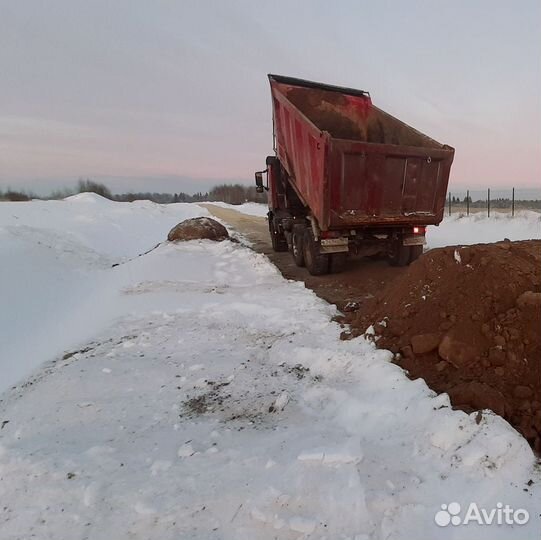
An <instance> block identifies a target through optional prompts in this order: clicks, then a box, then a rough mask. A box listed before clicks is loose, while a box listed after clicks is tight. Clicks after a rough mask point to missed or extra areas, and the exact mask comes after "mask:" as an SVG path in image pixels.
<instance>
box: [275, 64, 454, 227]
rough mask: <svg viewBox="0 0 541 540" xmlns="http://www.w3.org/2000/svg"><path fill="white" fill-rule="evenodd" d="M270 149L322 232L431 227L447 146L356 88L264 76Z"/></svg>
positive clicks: (450, 153)
mask: <svg viewBox="0 0 541 540" xmlns="http://www.w3.org/2000/svg"><path fill="white" fill-rule="evenodd" d="M269 80H270V84H271V92H272V98H273V115H274V129H275V150H276V153H277V156H278V158H279V159H280V161H281V163H282V164H283V166H284V168H285V169H286V171H287V173H288V175H289V176H290V178H291V183H292V185H293V187H294V189H295V191H296V192H297V194H298V196H299V198H300V199H301V201H302V202H303V203H304V204H305V205H306V206H308V207H309V208H310V210H311V213H312V214H313V215H314V216H315V217H316V218H317V220H318V223H319V226H320V227H321V229H322V230H328V229H340V228H354V227H362V226H385V225H415V224H424V225H428V224H437V223H439V222H440V221H441V220H442V218H443V212H444V208H445V196H446V191H447V184H448V180H449V172H450V168H451V164H452V162H453V157H454V149H453V148H451V147H450V146H447V145H442V144H440V143H439V142H437V141H435V140H433V139H431V138H430V137H427V136H426V135H424V134H422V133H420V132H419V131H417V130H416V129H414V128H412V127H410V126H408V125H407V124H405V123H404V122H401V121H400V120H398V119H397V118H394V117H393V116H391V115H390V114H388V113H386V112H385V111H382V110H381V109H379V108H377V107H375V106H374V105H373V104H372V101H371V99H370V95H369V94H368V93H367V92H364V91H361V90H354V89H351V88H342V87H335V86H330V85H325V84H320V83H313V82H310V81H303V80H300V79H293V78H289V77H281V76H278V75H269Z"/></svg>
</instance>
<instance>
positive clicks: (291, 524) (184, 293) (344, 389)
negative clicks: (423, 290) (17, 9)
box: [0, 198, 541, 540]
mask: <svg viewBox="0 0 541 540" xmlns="http://www.w3.org/2000/svg"><path fill="white" fill-rule="evenodd" d="M83 199H84V198H83ZM22 204H23V205H25V204H28V205H31V204H35V205H37V206H38V207H39V206H43V207H44V208H48V209H50V212H49V214H50V215H49V220H43V221H41V226H40V221H39V218H37V217H25V213H26V211H25V210H24V208H25V207H24V206H21V207H18V206H15V207H12V206H11V205H10V206H2V204H0V213H1V215H2V217H1V219H2V229H1V231H2V232H1V233H0V234H2V235H4V236H6V237H7V239H11V236H10V235H13V234H14V233H13V231H12V230H11V229H10V226H11V225H9V224H8V226H7V227H6V225H4V223H5V221H4V220H6V215H5V214H6V213H13V212H14V211H15V210H17V212H18V215H19V219H20V220H22V222H21V223H20V225H21V226H23V227H24V226H29V227H32V228H33V229H35V231H34V236H32V235H27V236H26V237H25V239H24V242H22V241H21V243H20V246H21V247H20V251H16V250H15V251H14V253H15V254H16V255H17V256H18V257H19V261H20V264H21V267H24V266H25V261H26V259H25V257H26V258H30V259H29V260H33V259H31V257H32V256H33V254H34V253H36V252H37V253H38V254H39V258H37V266H34V267H33V268H32V270H33V273H32V272H30V270H28V272H27V274H24V275H23V276H22V277H21V276H19V275H18V274H17V272H12V273H11V274H10V277H11V279H12V282H13V283H14V285H16V286H17V287H22V288H23V289H24V287H23V285H24V283H25V280H27V279H30V278H32V279H33V280H35V279H36V273H37V275H38V277H40V271H41V268H42V266H43V264H44V263H43V261H50V260H51V261H52V260H54V261H55V263H54V264H56V265H57V266H54V267H52V268H47V271H46V272H43V273H42V274H41V277H40V283H41V288H43V289H51V290H60V288H61V287H60V286H61V285H62V282H59V283H56V282H55V281H54V279H53V278H54V271H58V270H59V269H61V268H64V269H65V268H67V270H66V272H68V273H70V272H74V271H75V270H73V268H75V269H76V270H77V271H81V272H83V270H81V269H84V273H83V274H81V275H82V276H83V277H85V276H86V277H88V276H91V275H94V274H95V273H97V274H99V275H100V278H99V279H97V278H96V281H95V282H93V283H95V285H96V287H97V286H98V285H99V286H104V284H106V283H107V284H108V285H107V288H106V292H103V293H101V294H103V296H102V299H103V301H102V302H95V305H94V308H93V309H95V310H96V311H95V314H96V316H98V315H99V316H102V317H103V320H105V319H107V320H108V322H107V324H106V325H105V324H102V327H101V328H92V327H84V326H83V328H82V332H83V333H84V332H87V334H86V335H85V336H83V337H82V338H80V340H79V342H78V345H77V347H71V346H69V344H67V343H68V342H69V341H70V339H71V337H68V336H67V335H65V336H64V339H65V340H66V341H65V342H66V345H65V346H63V349H64V350H65V349H67V348H69V350H70V351H71V353H74V354H67V355H65V357H64V358H63V357H62V355H59V356H56V357H54V358H53V359H52V361H50V362H48V363H46V364H45V365H44V366H43V367H42V368H40V369H38V370H36V371H35V372H34V373H33V375H32V376H30V377H29V378H27V379H26V381H25V382H24V383H22V384H19V385H18V386H17V387H16V388H14V389H10V390H8V391H7V392H5V393H4V394H3V395H2V396H1V399H2V402H1V405H0V407H1V408H0V422H1V423H0V425H1V426H2V429H1V430H0V500H2V507H1V509H0V538H2V540H4V539H6V540H7V539H9V540H15V539H20V538H31V537H32V538H38V539H45V538H47V539H49V538H50V539H58V538H66V537H67V536H66V535H69V538H70V539H78V538H81V539H83V538H87V539H90V540H102V539H108V538H115V539H119V540H120V539H124V538H126V539H128V538H131V539H143V538H160V539H165V540H167V539H178V538H198V539H199V538H208V539H212V538H217V539H222V538H230V539H239V538H242V539H244V538H246V539H248V538H250V539H252V538H258V539H259V538H262V539H265V538H269V539H270V538H284V539H298V538H328V539H335V538H351V539H353V538H355V539H357V540H359V539H362V540H369V539H370V540H380V539H381V540H383V539H386V540H391V539H392V540H397V539H403V540H411V539H412V538H419V539H424V538H427V539H428V538H430V539H451V538H453V539H460V540H467V539H477V540H479V539H481V540H482V539H487V540H488V539H490V540H496V539H506V540H507V539H515V538H516V539H517V540H518V539H520V540H523V539H531V540H534V539H536V540H537V539H538V538H539V535H540V532H541V531H540V523H539V507H540V503H541V492H540V490H539V481H540V478H539V473H538V472H536V470H535V463H534V457H533V455H532V453H531V450H530V448H529V447H528V445H527V444H526V443H525V441H524V440H523V439H522V438H521V437H520V436H519V435H518V434H517V433H516V432H515V431H514V430H512V429H511V428H510V427H509V425H508V424H507V423H505V422H504V421H503V420H501V419H500V418H498V417H496V416H494V415H492V414H491V413H488V412H487V413H485V414H483V417H482V419H481V420H480V422H477V421H476V415H475V414H474V415H471V416H468V415H466V414H465V413H462V412H455V411H452V410H450V408H449V402H448V399H447V397H446V396H445V395H442V396H436V395H434V393H432V392H431V391H430V390H429V389H428V388H427V387H426V385H425V384H424V382H423V381H420V380H417V381H413V382H412V381H410V380H408V379H407V378H406V376H405V374H404V373H403V372H402V370H401V369H400V368H398V367H397V366H396V365H394V364H392V363H390V362H389V359H390V354H389V353H387V352H386V351H381V350H376V349H375V347H374V346H373V344H371V343H370V342H367V341H365V340H364V339H360V338H358V339H354V340H351V341H340V339H339V334H340V328H339V326H338V325H337V324H336V323H334V322H332V321H331V317H332V315H333V313H334V309H333V307H332V306H329V305H328V304H326V303H325V302H323V301H322V300H320V299H318V298H317V297H316V296H315V295H314V294H313V293H312V292H310V291H309V290H307V289H305V288H304V286H303V285H302V284H301V283H298V282H288V281H286V280H284V279H283V278H282V277H281V276H280V275H279V273H278V272H277V270H276V269H275V268H274V266H272V265H271V264H270V263H269V262H268V260H267V259H266V258H265V257H264V256H262V255H259V254H256V253H254V252H252V251H250V250H248V249H247V248H245V247H243V246H241V245H239V244H233V243H231V242H223V243H220V244H214V243H211V242H189V243H184V244H180V245H168V244H164V245H161V246H159V247H158V248H157V249H155V250H153V251H151V252H150V253H148V254H147V255H144V256H141V257H135V258H134V259H133V260H131V261H129V260H127V258H128V257H130V256H132V255H136V254H137V253H138V252H141V251H143V250H146V249H148V248H149V247H152V245H154V244H155V243H157V242H159V241H160V240H161V239H162V238H164V237H165V235H166V233H167V230H168V229H169V227H170V226H171V225H172V223H173V222H176V221H178V220H180V219H183V218H184V217H191V216H193V215H195V214H197V213H203V212H204V211H203V210H202V209H201V208H200V207H198V206H189V205H174V206H171V207H167V208H163V207H159V206H157V205H145V206H146V208H145V209H144V210H141V211H140V210H139V209H138V207H137V205H136V206H134V207H130V206H129V204H128V203H126V204H128V206H126V207H124V206H123V205H122V204H121V203H107V202H106V201H102V200H99V199H96V200H95V201H94V202H90V201H85V200H83V201H80V200H77V201H68V202H67V203H66V204H67V205H68V207H69V206H72V205H74V206H76V205H79V209H78V210H73V211H72V210H68V209H66V208H64V207H62V206H60V205H61V204H63V203H58V204H57V205H56V206H48V205H49V203H22ZM81 204H82V206H81ZM92 205H94V206H92ZM116 205H119V206H116ZM6 209H7V210H6ZM121 209H122V211H121ZM34 212H35V213H38V212H39V211H38V210H37V209H32V210H31V213H30V211H28V213H29V216H35V214H33V213H34ZM72 212H77V215H79V216H80V219H79V221H81V222H84V219H82V218H83V216H85V215H87V218H88V222H87V226H86V227H85V226H84V225H80V228H79V229H77V230H78V231H79V232H78V234H79V235H80V236H79V238H80V241H79V242H75V243H74V244H70V243H69V242H68V241H67V240H66V237H69V238H70V240H71V237H70V236H69V235H70V234H71V232H70V233H66V232H65V231H67V230H71V225H72V224H73V214H72ZM119 213H120V214H125V213H127V214H134V215H132V216H131V218H130V224H131V227H132V230H133V237H134V240H133V253H132V252H127V251H126V252H123V253H122V257H124V258H125V259H126V262H125V263H124V264H121V265H119V266H116V267H114V268H110V267H109V263H110V262H111V261H113V260H116V258H115V253H114V249H113V251H110V250H109V248H108V247H107V246H112V235H113V234H115V232H114V231H115V230H116V231H117V234H122V232H120V233H118V231H122V230H124V229H125V228H124V227H122V226H121V225H122V224H120V226H121V228H120V229H118V228H117V226H116V225H117V224H119V220H120V219H121V218H120V217H119ZM97 215H100V216H101V219H99V220H98V219H96V216H97ZM152 216H154V217H152ZM159 216H161V217H159ZM33 219H34V220H35V221H32V220H33ZM63 223H64V225H63ZM98 223H99V224H100V225H98ZM103 223H109V224H110V225H109V227H110V230H108V227H107V225H103V229H102V233H101V234H96V235H95V234H94V233H93V231H94V227H95V226H96V227H97V226H99V227H101V226H102V225H101V224H103ZM152 223H154V224H153V225H152V228H153V229H154V233H152V234H151V233H150V232H149V231H148V227H149V224H152ZM53 224H55V225H54V227H52V225H53ZM47 225H48V226H49V228H50V229H51V230H45V231H44V230H43V228H44V227H47ZM53 229H54V231H53ZM136 230H140V231H141V234H143V231H147V232H145V233H144V234H147V233H148V235H149V236H148V242H149V244H150V246H149V245H144V246H143V245H142V244H143V240H142V241H141V244H139V243H138V240H136V238H137V234H136V232H135V231H136ZM51 236H52V237H53V238H54V239H55V240H54V242H53V243H51V241H50V240H49V241H48V243H47V242H46V240H47V239H50V237H51ZM19 238H20V237H18V236H15V239H16V240H18V239H19ZM36 238H38V239H40V240H39V242H40V244H37V243H36V242H35V241H34V240H35V239H36ZM91 238H92V239H93V242H94V243H93V244H92V249H91V251H90V252H89V250H88V246H89V244H90V242H91V241H90V239H91ZM118 241H119V242H120V243H122V237H121V236H120V237H119V239H118ZM66 242H67V243H68V245H69V249H66ZM101 242H103V246H102V245H101ZM146 242H147V239H146V238H145V239H144V243H146ZM14 243H16V242H15V240H13V239H11V240H10V243H9V244H8V245H11V246H12V247H11V249H14V248H13V244H14ZM2 246H4V243H2ZM40 246H41V247H40ZM25 247H26V249H25ZM41 249H43V251H41ZM120 249H121V248H120V247H119V251H120ZM108 250H109V251H108ZM25 253H26V254H25ZM47 253H48V254H49V255H50V256H49V255H46V254H47ZM89 253H91V254H92V255H91V256H89ZM96 253H97V254H98V255H100V257H98V258H97V259H96V255H95V254H96ZM51 254H52V255H51ZM2 257H4V259H3V261H4V260H9V259H6V254H5V253H4V252H3V253H2ZM101 257H103V258H104V259H103V260H102V258H101ZM107 257H109V258H107ZM74 261H75V262H74ZM51 264H52V263H51ZM72 267H73V268H72ZM89 279H90V278H89ZM17 280H19V281H17ZM73 281H74V283H73V285H72V286H73V289H70V291H71V292H70V293H69V294H72V293H73V291H75V290H76V286H75V285H76V280H75V279H74V280H73ZM81 281H84V280H81ZM56 287H58V288H56ZM96 287H95V288H89V291H88V293H89V294H90V295H91V296H92V295H96V294H98V288H96ZM35 290H36V291H39V290H40V288H37V287H36V289H35ZM15 300H16V297H15V296H14V297H13V301H14V302H15ZM53 300H54V298H53ZM68 300H69V299H59V301H58V302H59V306H61V308H62V309H61V310H58V311H61V312H62V313H59V312H58V311H55V310H54V309H53V308H52V307H51V308H50V309H49V311H48V313H47V316H46V317H44V320H40V319H36V320H35V323H34V324H35V325H36V326H37V327H39V325H40V324H45V323H46V322H47V321H49V319H54V318H55V317H57V316H58V317H60V318H61V321H64V322H63V323H59V325H60V326H62V325H63V324H68V323H69V320H70V318H72V317H75V318H77V317H80V316H82V315H78V312H80V311H84V310H86V305H85V307H84V308H81V305H77V304H75V305H70V304H69V303H67V302H68ZM100 306H101V311H100ZM112 306H115V307H114V310H113V307H112ZM17 309H18V307H17V305H16V303H14V304H4V303H3V304H2V311H3V312H4V313H5V312H8V313H9V312H10V311H12V310H15V311H16V310H17ZM104 312H108V313H107V314H106V317H105V316H104V315H103V313H104ZM19 316H20V318H21V319H20V321H19V324H21V325H24V317H26V312H24V311H20V312H19ZM49 323H50V321H49ZM12 328H13V329H15V330H17V328H18V326H17V325H13V327H12ZM21 334H22V332H21ZM16 335H18V334H17V332H16ZM26 336H27V339H28V341H30V342H34V343H35V344H34V346H33V347H34V348H33V350H35V354H36V356H37V357H38V358H35V359H34V360H33V362H35V361H37V360H39V359H41V360H45V359H46V358H47V357H48V356H51V355H46V354H45V353H43V354H42V353H40V352H39V351H40V346H41V343H40V341H41V340H42V339H43V336H42V335H41V334H36V333H35V332H34V331H27V332H26ZM2 338H3V340H4V339H6V338H7V339H8V341H9V338H10V336H9V335H4V336H3V337H2ZM61 343H62V340H61V337H60V336H58V337H57V346H58V345H60V344H61ZM76 350H77V351H79V352H75V351H76ZM2 354H4V351H3V350H2ZM9 361H10V358H8V357H4V358H3V359H2V362H3V363H6V362H9ZM3 365H4V364H3ZM477 420H478V419H477ZM530 480H533V482H534V483H533V484H532V485H530V482H529V481H530ZM451 502H459V503H461V504H462V509H463V510H464V508H465V507H466V506H467V504H469V503H470V502H476V503H477V504H478V505H479V506H480V507H482V508H485V509H487V510H488V511H490V510H491V509H492V508H497V506H496V505H497V503H498V502H502V503H503V504H509V505H510V506H512V507H513V508H514V509H518V508H526V509H527V510H528V511H529V512H530V515H531V518H530V522H529V524H527V525H522V526H517V525H515V526H510V525H500V526H495V525H492V526H487V525H482V526H477V525H475V524H469V525H467V526H466V525H456V526H453V525H448V526H447V527H439V526H438V525H436V524H435V522H434V516H435V514H436V512H437V511H439V510H440V509H441V504H449V503H451ZM462 515H463V514H462Z"/></svg>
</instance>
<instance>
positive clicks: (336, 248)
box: [319, 238, 349, 253]
mask: <svg viewBox="0 0 541 540" xmlns="http://www.w3.org/2000/svg"><path fill="white" fill-rule="evenodd" d="M319 251H320V252H321V253H347V252H348V251H349V240H348V239H347V238H322V239H321V241H320V249H319Z"/></svg>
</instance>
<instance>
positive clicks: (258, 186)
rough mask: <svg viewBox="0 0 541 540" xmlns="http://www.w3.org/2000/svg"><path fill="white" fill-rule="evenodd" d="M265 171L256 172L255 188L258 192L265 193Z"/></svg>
mask: <svg viewBox="0 0 541 540" xmlns="http://www.w3.org/2000/svg"><path fill="white" fill-rule="evenodd" d="M263 189H264V188H263V173H262V172H256V173H255V190H256V191H257V193H263Z"/></svg>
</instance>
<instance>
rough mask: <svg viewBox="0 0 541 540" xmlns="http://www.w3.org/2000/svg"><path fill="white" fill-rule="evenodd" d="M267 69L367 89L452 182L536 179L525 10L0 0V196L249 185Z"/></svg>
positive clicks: (521, 183)
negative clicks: (427, 141) (447, 169)
mask: <svg viewBox="0 0 541 540" xmlns="http://www.w3.org/2000/svg"><path fill="white" fill-rule="evenodd" d="M267 73H279V74H283V75H289V76H294V77H301V78H307V79H312V80H316V81H322V82H327V83H331V84H337V85H344V86H350V87H354V88H360V89H363V90H368V91H369V92H370V93H371V96H372V100H373V102H374V104H375V105H377V106H378V107H380V108H382V109H384V110H386V111H387V112H389V113H391V114H393V115H394V116H397V117H399V118H400V119H401V120H404V121H405V122H407V123H408V124H410V125H413V126H415V127H416V128H417V129H419V130H420V131H422V132H424V133H426V134H427V135H429V136H431V137H432V138H434V139H436V140H438V141H440V142H442V143H446V144H449V145H451V146H453V147H455V149H456V154H455V162H454V165H453V169H452V172H451V184H450V186H451V188H452V189H466V188H470V189H479V188H484V187H492V188H494V189H497V188H506V187H510V186H516V187H524V188H532V187H541V2H539V0H521V1H519V2H509V1H507V0H506V1H500V0H492V1H484V0H468V1H466V0H454V1H453V2H449V1H440V0H432V1H421V0H409V1H408V2H402V1H399V0H395V1H390V0H379V1H374V0H371V1H364V0H357V1H347V0H342V1H339V2H329V1H319V0H311V1H303V0H297V1H294V2H292V1H281V0H273V1H272V2H263V1H255V0H251V1H249V0H246V1H238V0H228V1H205V0H199V1H195V0H194V1H190V0H177V1H165V0H153V1H140V0H114V1H110V0H106V1H104V0H92V1H88V0H85V1H80V0H49V1H44V0H41V1H38V0H34V1H31V0H20V1H19V0H17V1H13V0H0V74H1V79H0V80H1V82H0V189H1V188H4V189H5V188H6V187H8V186H9V187H12V188H26V189H32V190H34V191H35V192H37V193H44V192H47V191H49V190H50V189H57V188H60V187H65V186H70V185H74V184H75V182H76V180H77V179H78V178H80V177H85V178H86V177H89V178H93V179H97V180H102V181H105V182H106V183H107V184H108V185H109V186H110V187H111V188H112V189H113V191H116V192H121V191H139V190H144V191H147V190H148V191H175V192H176V191H185V192H188V193H191V192H194V191H205V190H206V189H208V188H209V187H210V186H212V185H213V184H215V183H217V182H222V181H227V182H229V181H241V182H244V183H251V182H252V179H253V172H254V171H255V170H260V169H261V168H263V167H264V163H265V157H266V156H267V155H268V154H271V153H272V117H271V101H270V91H269V86H268V80H267V77H266V75H267Z"/></svg>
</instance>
